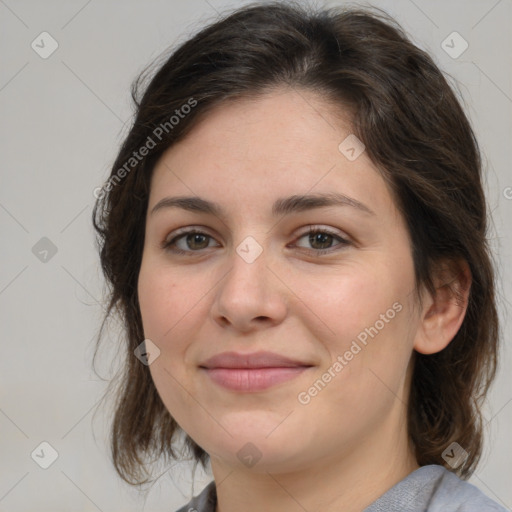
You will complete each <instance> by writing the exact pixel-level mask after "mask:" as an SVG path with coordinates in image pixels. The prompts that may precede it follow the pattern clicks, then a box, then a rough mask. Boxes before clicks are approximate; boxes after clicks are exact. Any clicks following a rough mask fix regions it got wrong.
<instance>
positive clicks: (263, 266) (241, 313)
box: [211, 249, 288, 332]
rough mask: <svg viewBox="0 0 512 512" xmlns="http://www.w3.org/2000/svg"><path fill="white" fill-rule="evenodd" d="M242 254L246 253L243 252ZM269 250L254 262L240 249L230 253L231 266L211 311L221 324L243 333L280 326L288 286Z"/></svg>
mask: <svg viewBox="0 0 512 512" xmlns="http://www.w3.org/2000/svg"><path fill="white" fill-rule="evenodd" d="M242 254H243V253H242ZM267 254H268V249H264V250H263V252H261V254H260V255H259V256H258V257H257V258H256V259H255V260H254V261H252V262H251V260H250V259H244V257H243V256H241V255H240V253H238V252H237V251H235V250H233V253H232V255H230V269H229V270H228V271H227V273H226V274H225V275H224V277H223V278H222V279H221V280H220V283H219V286H218V287H217V289H216V295H215V299H214V304H213V306H212V309H211V314H212V315H213V318H214V320H215V321H216V322H217V323H219V324H220V325H221V326H222V327H224V328H226V327H231V328H232V329H234V330H237V331H240V332H250V331H252V330H255V329H262V328H268V327H270V326H275V325H278V324H279V323H281V322H282V321H283V319H284V318H285V316H286V313H287V308H288V302H287V297H286V290H287V288H286V286H285V285H284V284H283V282H282V281H281V280H280V278H279V272H278V270H277V267H278V265H276V264H272V262H271V261H270V258H268V257H267Z"/></svg>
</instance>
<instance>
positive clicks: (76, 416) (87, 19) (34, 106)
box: [0, 0, 512, 512]
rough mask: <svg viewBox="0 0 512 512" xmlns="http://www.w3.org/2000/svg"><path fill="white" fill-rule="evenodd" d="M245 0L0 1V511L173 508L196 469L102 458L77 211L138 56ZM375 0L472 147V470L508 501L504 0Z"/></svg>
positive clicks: (89, 272) (92, 300) (103, 362)
mask: <svg viewBox="0 0 512 512" xmlns="http://www.w3.org/2000/svg"><path fill="white" fill-rule="evenodd" d="M245 3H246V2H242V1H240V2H233V1H231V2H226V1H222V0H208V1H206V0H189V1H181V2H180V1H177V0H172V1H169V0H168V1H164V0H160V1H158V0H149V1H142V0H138V1H135V0H131V1H113V0H110V1H101V0H89V1H87V0H73V1H69V0H68V1H36V0H31V1H29V0H0V55H1V61H0V62H1V66H0V145H1V162H0V166H1V184H2V186H1V188H0V225H1V240H2V245H1V247H2V251H1V264H0V312H1V313H0V314H1V336H2V338H1V339H2V355H3V357H1V358H0V379H1V381H0V382H1V384H0V465H1V467H0V512H1V511H9V512H28V511H34V510H38V511H39V512H45V511H48V512H49V511H52V512H59V511H70V510H73V511H84V512H85V511H91V512H93V511H98V510H100V511H105V512H106V511H125V512H128V511H141V510H144V511H153V510H154V511H157V510H166V511H171V512H172V511H174V510H176V509H177V508H178V507H179V506H181V505H183V504H184V503H186V502H187V501H188V500H189V499H190V496H191V493H195V494H197V493H198V492H199V491H200V490H202V488H203V486H204V485H205V484H206V483H207V482H208V481H210V480H211V478H212V477H211V476H210V475H208V474H204V473H202V472H198V473H197V474H196V475H195V477H194V475H192V473H191V465H190V464H189V463H187V462H186V461H185V462H181V463H176V464H175V465H173V466H172V467H171V468H170V469H169V470H168V471H166V472H164V473H163V474H162V476H161V478H159V479H158V481H157V482H156V483H155V485H153V486H152V487H151V488H150V489H147V493H146V494H145V495H144V494H141V493H139V492H138V491H137V490H136V489H133V488H131V487H129V486H128V485H127V484H125V483H124V482H123V481H121V480H120V479H119V477H118V476H117V475H116V474H115V472H114V470H113V466H112V463H111V460H110V457H109V451H108V445H107V444H106V439H107V436H108V432H107V430H106V425H107V421H108V419H109V416H110V414H111V412H109V411H108V410H104V411H102V412H101V413H97V414H96V415H94V411H95V406H96V404H97V402H98V400H99V399H100V398H101V396H102V393H103V391H104V389H105V386H106V381H102V380H101V379H100V378H99V377H98V375H96V373H95V372H94V371H93V369H92V356H93V348H94V337H95V335H96V332H97V329H98V327H99V323H100V321H101V318H102V313H103V310H102V306H101V304H102V293H103V284H102V277H101V273H100V271H99V263H98V256H97V254H96V252H95V247H94V236H93V230H92V226H91V211H92V206H93V203H94V196H93V190H94V189H95V188H96V187H98V186H101V184H102V183H103V181H104V180H105V179H106V178H107V177H108V174H109V171H110V166H111V165H112V163H113V160H114V158H115V155H116V153H117V150H118V148H119V144H120V142H121V141H122V139H123V136H124V135H125V134H126V131H127V129H128V127H129V125H130V121H131V115H132V105H131V99H130V91H129V88H130V84H131V82H132V80H133V79H134V78H135V76H136V75H137V73H138V72H140V71H141V70H142V69H143V68H144V67H145V66H146V65H147V64H149V63H150V62H151V61H153V59H155V58H156V57H157V56H159V55H160V54H161V52H163V51H164V50H166V49H167V48H170V47H172V46H175V45H176V44H178V43H179V42H181V41H183V40H185V39H186V38H188V37H189V36H190V35H192V34H193V33H194V32H195V31H197V30H198V29H199V28H201V27H202V26H203V25H204V24H205V23H207V22H210V21H213V20H214V19H215V18H216V17H217V16H218V15H219V14H218V13H221V12H223V11H224V10H226V9H232V8H233V7H236V6H241V5H244V4H245ZM339 3H342V2H340V1H338V2H336V1H330V2H328V1H325V2H321V1H317V2H316V4H317V5H326V6H327V5H336V4H339ZM352 3H353V4H355V3H356V2H352ZM362 5H364V4H362ZM373 5H375V6H378V7H381V8H384V9H385V10H386V11H388V12H389V13H390V14H391V15H393V16H394V17H395V18H396V19H397V20H398V21H399V22H400V23H401V24H402V26H403V27H404V28H405V29H406V31H407V32H408V33H409V34H410V36H411V37H412V39H413V41H414V42H415V43H416V44H417V45H418V46H420V47H421V48H423V49H426V50H427V51H429V52H430V53H431V55H432V56H433V58H434V60H435V61H436V63H437V64H438V65H439V66H440V67H441V69H442V70H443V71H445V72H446V73H447V74H448V75H450V77H451V78H450V80H452V81H453V83H456V86H455V87H456V90H457V91H458V92H457V94H459V96H460V98H461V99H462V100H463V102H464V106H465V109H466V112H467V114H468V116H469V117H470V119H471V121H472V123H473V126H474V128H475V131H476V134H477V137H478V139H479V142H480V144H481V148H482V151H483V154H484V164H485V169H486V188H487V193H488V199H489V205H490V210H491V212H492V214H493V218H494V226H495V227H494V229H493V231H492V232H491V233H490V237H491V245H492V247H493V249H494V250H495V253H496V259H497V261H498V263H499V294H500V314H501V318H502V328H503V339H504V345H503V349H502V352H501V357H500V368H499V375H498V378H497V381H496V383H495V385H494V387H493V388H492V392H491V394H490V400H489V403H488V406H487V408H486V411H485V416H486V432H487V437H486V450H485V455H484V458H483V460H482V462H481V465H480V467H479V468H478V470H477V471H476V473H475V475H474V476H473V477H472V478H471V479H470V482H472V483H474V484H475V485H476V486H477V487H479V488H481V489H482V490H483V491H484V492H485V493H487V494H488V495H489V496H491V497H492V498H493V499H495V500H497V501H499V502H501V503H502V504H503V505H505V506H507V507H508V508H509V509H510V508H511V507H512V486H511V485H510V484H511V483H512V482H511V474H512V464H511V460H512V441H511V434H510V432H511V426H512V386H511V381H512V378H511V371H512V361H511V342H510V334H511V327H510V323H508V319H507V310H508V309H509V307H508V301H507V297H508V296H510V293H511V291H512V288H511V277H512V275H511V266H510V265H509V263H510V258H511V253H512V231H511V230H512V228H511V224H510V223H508V224H507V219H508V220H510V219H511V218H512V188H511V187H512V173H511V167H510V166H511V161H512V159H511V146H512V144H511V143H512V137H511V136H512V115H511V114H512V87H511V76H512V73H511V67H512V66H511V56H510V49H511V48H512V36H511V33H512V32H511V30H510V28H511V24H512V1H511V0H473V1H462V0H457V1H446V0H435V1H426V0H414V1H413V0H392V1H391V0H389V1H384V0H378V1H374V2H373ZM43 32H46V33H47V34H43V35H41V34H42V33H43ZM453 32H457V33H458V35H456V36H455V37H456V39H455V43H454V44H455V47H456V48H459V49H460V48H462V47H461V46H457V45H464V46H465V44H466V43H467V45H468V47H467V49H466V50H465V51H464V53H462V54H461V55H459V56H457V57H455V56H454V55H453V52H452V55H449V53H447V52H446V51H445V49H444V48H443V41H445V40H446V38H447V37H449V36H450V37H451V38H452V39H453V37H454V36H453ZM41 40H43V43H41ZM449 40H450V39H449ZM464 41H465V42H466V43H465V42H464ZM56 45H58V47H56ZM452 46H453V45H452ZM54 47H56V50H55V51H54V52H53V53H51V55H48V53H49V52H51V50H53V49H54ZM45 52H46V53H45ZM43 57H45V58H43ZM117 343H118V339H117V334H116V332H115V329H114V330H111V331H110V333H109V335H108V336H107V341H106V342H105V347H106V348H105V350H104V351H103V352H102V356H101V358H100V361H99V364H98V367H97V370H98V373H99V374H100V375H101V376H103V377H104V378H107V379H108V378H109V375H111V360H112V359H115V358H116V350H117V349H116V346H117V345H116V344H117ZM41 443H48V444H41ZM53 450H54V451H53ZM45 461H46V463H50V462H52V463H51V465H50V466H49V467H48V468H47V469H44V468H43V467H41V465H44V464H45ZM194 482H195V483H194Z"/></svg>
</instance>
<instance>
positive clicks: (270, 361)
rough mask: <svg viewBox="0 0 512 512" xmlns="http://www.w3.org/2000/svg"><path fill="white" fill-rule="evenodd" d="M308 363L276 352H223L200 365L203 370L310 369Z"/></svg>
mask: <svg viewBox="0 0 512 512" xmlns="http://www.w3.org/2000/svg"><path fill="white" fill-rule="evenodd" d="M310 366H313V365H312V364H309V363H307V362H303V361H299V360H295V359H291V358H289V357H286V356H282V355H280V354H276V353H274V352H253V353H248V354H240V353H237V352H223V353H222V354H218V355H216V356H213V357H211V358H210V359H207V360H206V361H205V362H204V363H202V364H200V367H202V368H208V369H213V368H241V369H247V368H290V367H310Z"/></svg>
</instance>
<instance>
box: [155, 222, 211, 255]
mask: <svg viewBox="0 0 512 512" xmlns="http://www.w3.org/2000/svg"><path fill="white" fill-rule="evenodd" d="M210 240H213V238H212V237H211V236H210V235H208V234H207V233H204V232H203V231H199V230H198V229H188V230H186V231H182V232H180V233H179V234H178V235H176V236H175V237H173V238H172V239H171V240H165V241H164V242H163V244H162V248H163V249H165V250H166V251H169V252H171V253H174V254H184V255H187V256H191V255H192V254H193V253H197V252H199V251H200V250H202V249H206V248H208V246H209V241H210ZM180 243H181V247H180V245H179V244H180Z"/></svg>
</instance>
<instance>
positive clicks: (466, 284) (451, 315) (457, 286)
mask: <svg viewBox="0 0 512 512" xmlns="http://www.w3.org/2000/svg"><path fill="white" fill-rule="evenodd" d="M471 281H472V276H471V271H470V269H469V265H468V263H467V261H465V260H456V261H449V262H443V263H442V264H441V265H439V266H438V269H437V270H436V272H435V275H434V284H435V288H436V291H435V296H434V297H432V296H431V295H430V294H429V293H425V300H424V304H423V308H422V311H421V316H420V320H419V324H418V330H417V332H416V336H415V339H414V349H415V350H416V351H418V352H420V353H421V354H434V353H436V352H440V351H441V350H443V349H444V348H445V347H447V346H448V344H449V343H450V341H452V339H453V338H454V337H455V335H456V334H457V332H458V330H459V328H460V326H461V325H462V321H463V320H464V316H465V315H466V310H467V306H468V298H469V291H470V288H471Z"/></svg>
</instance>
